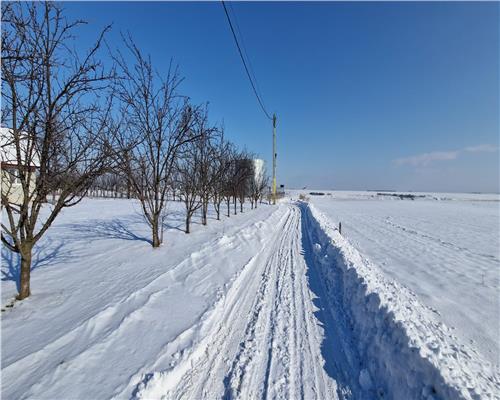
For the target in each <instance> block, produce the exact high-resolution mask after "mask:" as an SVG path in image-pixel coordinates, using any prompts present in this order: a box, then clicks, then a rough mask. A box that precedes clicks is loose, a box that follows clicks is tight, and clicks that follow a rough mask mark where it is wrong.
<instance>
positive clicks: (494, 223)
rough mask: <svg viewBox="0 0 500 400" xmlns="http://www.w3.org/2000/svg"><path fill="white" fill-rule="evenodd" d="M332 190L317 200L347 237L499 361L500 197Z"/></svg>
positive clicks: (488, 356) (458, 332) (314, 200)
mask: <svg viewBox="0 0 500 400" xmlns="http://www.w3.org/2000/svg"><path fill="white" fill-rule="evenodd" d="M326 193H329V195H325V196H311V197H310V198H311V202H312V203H313V204H314V205H315V206H316V207H317V208H318V210H321V211H322V212H323V213H325V214H326V215H327V216H328V217H329V219H330V220H331V221H332V222H333V223H334V224H335V225H338V222H342V234H343V235H344V236H345V237H347V238H348V239H349V240H350V241H351V243H352V244H353V245H354V247H356V248H357V249H358V250H360V252H361V253H362V254H363V256H365V257H367V258H369V259H370V260H371V261H373V263H374V264H375V265H377V266H378V267H379V268H380V269H382V271H383V272H384V273H385V274H386V276H388V277H390V278H393V279H394V280H396V281H397V282H399V283H402V284H403V285H405V286H407V287H408V288H410V289H411V290H412V291H413V292H414V293H416V294H417V296H418V297H419V299H420V300H421V301H422V302H423V303H424V304H426V305H428V306H429V307H431V308H433V309H435V310H436V313H437V314H439V316H440V318H441V320H442V321H443V322H445V323H446V324H447V325H448V326H450V327H454V328H456V330H455V334H456V335H457V336H459V337H460V338H461V339H462V340H463V341H466V342H468V343H469V344H470V345H471V347H473V348H475V349H477V350H478V351H479V352H481V353H482V355H483V356H484V357H485V358H486V359H487V360H488V361H490V362H491V363H494V364H497V365H498V364H499V363H500V325H499V324H500V322H499V315H500V293H499V284H500V264H499V262H500V261H499V260H500V254H499V253H500V233H499V223H500V212H499V211H500V202H499V200H500V196H499V195H488V194H434V193H413V194H415V195H421V196H422V195H423V196H426V197H425V198H422V199H419V198H418V199H416V200H414V201H411V200H399V199H395V198H393V197H388V196H377V194H376V193H373V192H326ZM434 199H440V201H436V200H434ZM443 199H444V200H443Z"/></svg>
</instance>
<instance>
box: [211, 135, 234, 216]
mask: <svg viewBox="0 0 500 400" xmlns="http://www.w3.org/2000/svg"><path fill="white" fill-rule="evenodd" d="M231 149H232V148H231V144H230V143H229V142H227V141H225V140H224V135H223V132H222V134H221V136H220V138H219V140H218V142H217V143H216V144H215V148H214V156H213V161H212V168H213V181H214V183H213V195H212V202H213V206H214V209H215V212H216V214H217V220H220V210H221V204H222V202H223V200H224V195H225V193H226V189H227V186H228V183H227V181H228V175H229V170H230V166H231ZM228 216H229V205H228Z"/></svg>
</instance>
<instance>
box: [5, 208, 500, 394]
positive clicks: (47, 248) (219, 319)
mask: <svg viewBox="0 0 500 400" xmlns="http://www.w3.org/2000/svg"><path fill="white" fill-rule="evenodd" d="M118 205H119V206H120V207H117V206H118ZM96 206H98V207H99V208H100V210H101V215H99V218H98V219H95V220H89V219H88V216H89V215H92V214H91V213H92V212H93V210H95V208H96ZM178 208H179V205H178V204H172V213H171V215H172V219H171V220H170V221H168V224H169V226H172V227H173V228H171V230H169V232H168V234H169V235H168V237H169V242H168V243H167V244H166V245H164V246H162V247H161V248H159V249H157V250H154V251H152V250H151V248H150V246H149V244H148V243H147V242H145V241H144V239H143V237H144V235H146V234H147V231H146V230H145V228H147V227H145V226H144V224H142V223H141V221H140V220H137V219H136V218H135V217H134V216H136V211H135V209H134V203H133V202H120V203H115V202H114V201H111V202H105V201H94V200H89V201H87V202H84V203H83V205H82V206H81V207H80V208H75V210H74V211H73V210H72V211H71V212H70V213H67V214H65V215H63V216H62V218H61V219H60V221H59V222H58V223H57V224H56V225H55V226H54V227H53V228H52V230H51V232H50V235H48V237H47V240H46V242H45V243H44V245H43V246H40V250H41V251H43V252H51V251H53V247H54V246H56V245H57V243H64V247H65V249H67V251H68V255H67V256H65V257H62V258H58V257H57V254H56V256H54V257H53V258H52V259H51V264H50V268H48V267H44V266H40V267H38V268H37V269H35V270H34V274H33V282H34V288H36V291H34V292H33V295H32V296H31V297H30V298H29V299H28V300H26V301H23V302H21V303H18V304H17V305H16V306H15V307H14V308H13V309H11V310H10V311H7V312H4V313H2V371H1V372H2V392H1V394H2V397H3V398H8V399H11V398H12V399H14V398H15V399H28V398H36V399H97V398H115V399H131V398H132V399H139V398H146V399H161V398H163V399H197V400H198V399H214V398H219V399H220V398H222V399H308V400H309V399H360V400H365V399H374V398H384V399H388V400H389V399H403V398H405V399H426V400H431V399H432V400H436V399H441V400H445V399H459V398H464V399H483V398H484V399H497V398H499V397H498V396H497V393H499V392H500V377H499V373H498V371H497V370H495V369H492V367H491V365H489V364H488V363H486V362H484V361H483V360H482V359H481V357H480V356H479V355H478V354H476V353H475V352H474V351H473V350H471V349H469V348H468V347H464V346H462V345H461V344H460V343H459V342H458V341H457V340H456V338H455V337H454V336H453V332H452V331H451V330H450V329H449V328H447V327H446V326H445V325H444V324H442V322H441V321H439V320H438V319H437V317H436V314H435V313H434V312H433V311H432V310H430V309H428V308H426V307H425V306H423V305H422V304H421V302H420V301H419V299H418V298H417V296H415V295H414V294H413V293H412V292H410V291H409V290H408V289H407V288H405V287H402V286H401V285H399V284H398V283H397V282H393V281H391V280H388V279H387V278H386V277H385V276H384V274H383V273H382V272H381V271H380V270H379V269H378V268H377V267H376V266H375V265H373V264H371V263H370V262H369V261H368V260H367V259H365V258H364V257H363V256H362V255H361V254H360V253H359V252H358V251H357V250H356V249H355V248H354V247H353V246H352V245H351V244H350V243H349V241H348V240H346V239H345V238H344V237H343V236H342V235H340V234H339V233H338V231H337V230H336V228H335V225H336V224H334V223H333V224H332V221H331V220H330V219H329V218H328V217H326V216H325V215H323V214H321V212H319V211H318V210H317V209H316V208H315V207H314V206H313V205H307V204H305V203H290V202H287V201H284V202H282V203H280V204H279V205H278V206H276V207H272V206H263V207H259V209H258V210H253V211H252V212H249V213H245V214H240V215H238V216H234V217H231V218H230V219H229V218H226V219H224V220H223V221H219V222H215V221H214V222H213V223H211V224H210V225H209V226H208V227H202V226H198V227H197V228H196V229H195V230H194V232H193V233H192V234H191V235H189V236H187V235H185V234H184V233H183V232H181V231H179V230H178V229H177V228H176V225H178V224H179V223H182V219H180V220H179V215H180V216H181V218H182V213H180V214H177V213H175V211H176V210H177V209H178ZM117 210H118V211H119V212H120V214H119V216H117ZM117 218H119V219H117ZM176 218H177V219H176ZM120 224H123V225H120ZM69 229H70V230H71V232H77V233H78V234H74V235H68V232H69ZM141 238H142V239H141ZM42 255H43V254H42ZM2 256H3V253H2ZM4 261H5V258H4ZM103 266H105V267H106V268H103ZM4 288H7V289H8V290H12V281H10V280H4V281H2V289H4ZM26 371H28V372H29V373H26Z"/></svg>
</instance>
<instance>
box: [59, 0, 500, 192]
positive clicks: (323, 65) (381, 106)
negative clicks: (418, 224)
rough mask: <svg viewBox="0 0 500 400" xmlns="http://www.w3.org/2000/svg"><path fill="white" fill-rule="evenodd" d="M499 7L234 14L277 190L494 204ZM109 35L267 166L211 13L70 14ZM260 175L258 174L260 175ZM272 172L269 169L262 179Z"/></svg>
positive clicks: (120, 8) (176, 6)
mask: <svg viewBox="0 0 500 400" xmlns="http://www.w3.org/2000/svg"><path fill="white" fill-rule="evenodd" d="M499 6H500V5H499V3H496V2H490V3H472V2H471V3H465V2H457V3H432V2H430V3H429V2H415V3H357V2H349V3H341V2H321V3H305V2H304V3H302V2H295V3H287V2H267V3H266V2H233V3H231V4H230V8H229V10H230V12H231V13H232V17H233V19H235V20H236V22H237V23H238V26H239V28H240V31H241V34H242V37H243V41H244V44H245V48H246V50H247V53H248V56H249V59H250V62H251V65H252V69H253V71H254V73H255V75H256V77H257V81H258V85H259V88H260V91H261V93H262V96H263V99H264V102H265V104H266V106H267V108H268V109H269V111H270V112H276V114H277V115H278V181H279V183H283V184H285V185H286V186H287V187H302V186H307V187H310V188H323V189H356V190H358V189H395V190H418V191H468V192H470V191H481V192H498V191H499V152H498V146H499V108H500V104H499V89H500V87H499V70H500V65H499V49H500V43H499V34H500V32H499ZM64 7H65V8H66V11H67V15H68V17H70V18H82V19H85V20H87V21H89V22H90V23H91V24H90V25H89V26H88V27H86V28H84V29H82V30H81V31H80V35H81V36H80V37H79V39H78V45H83V44H85V43H91V41H92V39H93V38H95V36H96V33H97V29H98V28H100V27H103V26H104V25H105V24H108V23H113V30H112V32H111V33H110V35H109V36H108V42H109V44H110V45H111V47H115V46H118V45H119V44H120V43H119V37H120V31H122V32H126V31H129V32H130V33H131V34H132V36H133V37H134V39H135V41H136V43H137V44H138V45H139V47H140V48H141V49H143V51H144V52H145V53H149V54H150V55H151V57H152V59H153V63H154V64H155V66H156V68H157V69H158V71H159V72H161V71H166V69H167V68H168V64H169V61H170V59H171V58H172V59H173V60H174V62H175V63H177V64H178V65H179V67H180V70H181V73H182V75H183V76H184V77H185V80H184V82H183V84H182V86H181V91H182V92H183V93H184V94H186V95H188V96H190V97H191V98H192V100H193V101H194V102H198V103H201V102H205V101H209V103H210V106H209V107H210V114H211V118H212V120H213V121H224V124H225V127H226V134H227V136H228V137H229V138H230V139H231V140H233V141H234V142H235V143H237V144H238V145H240V146H246V147H247V148H248V149H249V150H251V151H253V152H256V153H258V154H260V155H261V156H262V158H264V159H266V160H268V161H270V159H271V154H272V148H271V145H272V135H271V134H272V130H271V124H270V122H269V121H268V120H267V119H266V117H265V116H264V115H263V113H262V111H261V110H260V108H259V105H258V103H257V100H256V99H255V97H254V95H253V93H252V90H251V87H250V84H249V82H248V80H247V78H246V75H245V72H244V70H243V66H242V64H241V61H240V59H239V56H238V53H237V50H236V47H235V44H234V42H233V38H232V36H231V32H230V30H229V27H228V24H227V21H226V17H225V14H224V11H223V8H222V5H221V3H220V2H205V3H193V2H189V3H171V2H170V3H169V2H150V3H146V2H141V3H139V2H82V3H77V2H68V3H64ZM268 165H269V164H268ZM269 169H270V168H269Z"/></svg>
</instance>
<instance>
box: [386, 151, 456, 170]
mask: <svg viewBox="0 0 500 400" xmlns="http://www.w3.org/2000/svg"><path fill="white" fill-rule="evenodd" d="M458 154H459V151H433V152H432V153H424V154H418V155H416V156H410V157H403V158H398V159H396V160H394V163H395V164H397V165H404V164H409V165H413V166H414V167H425V166H427V165H429V164H430V163H432V162H434V161H448V160H454V159H456V158H457V157H458Z"/></svg>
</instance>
